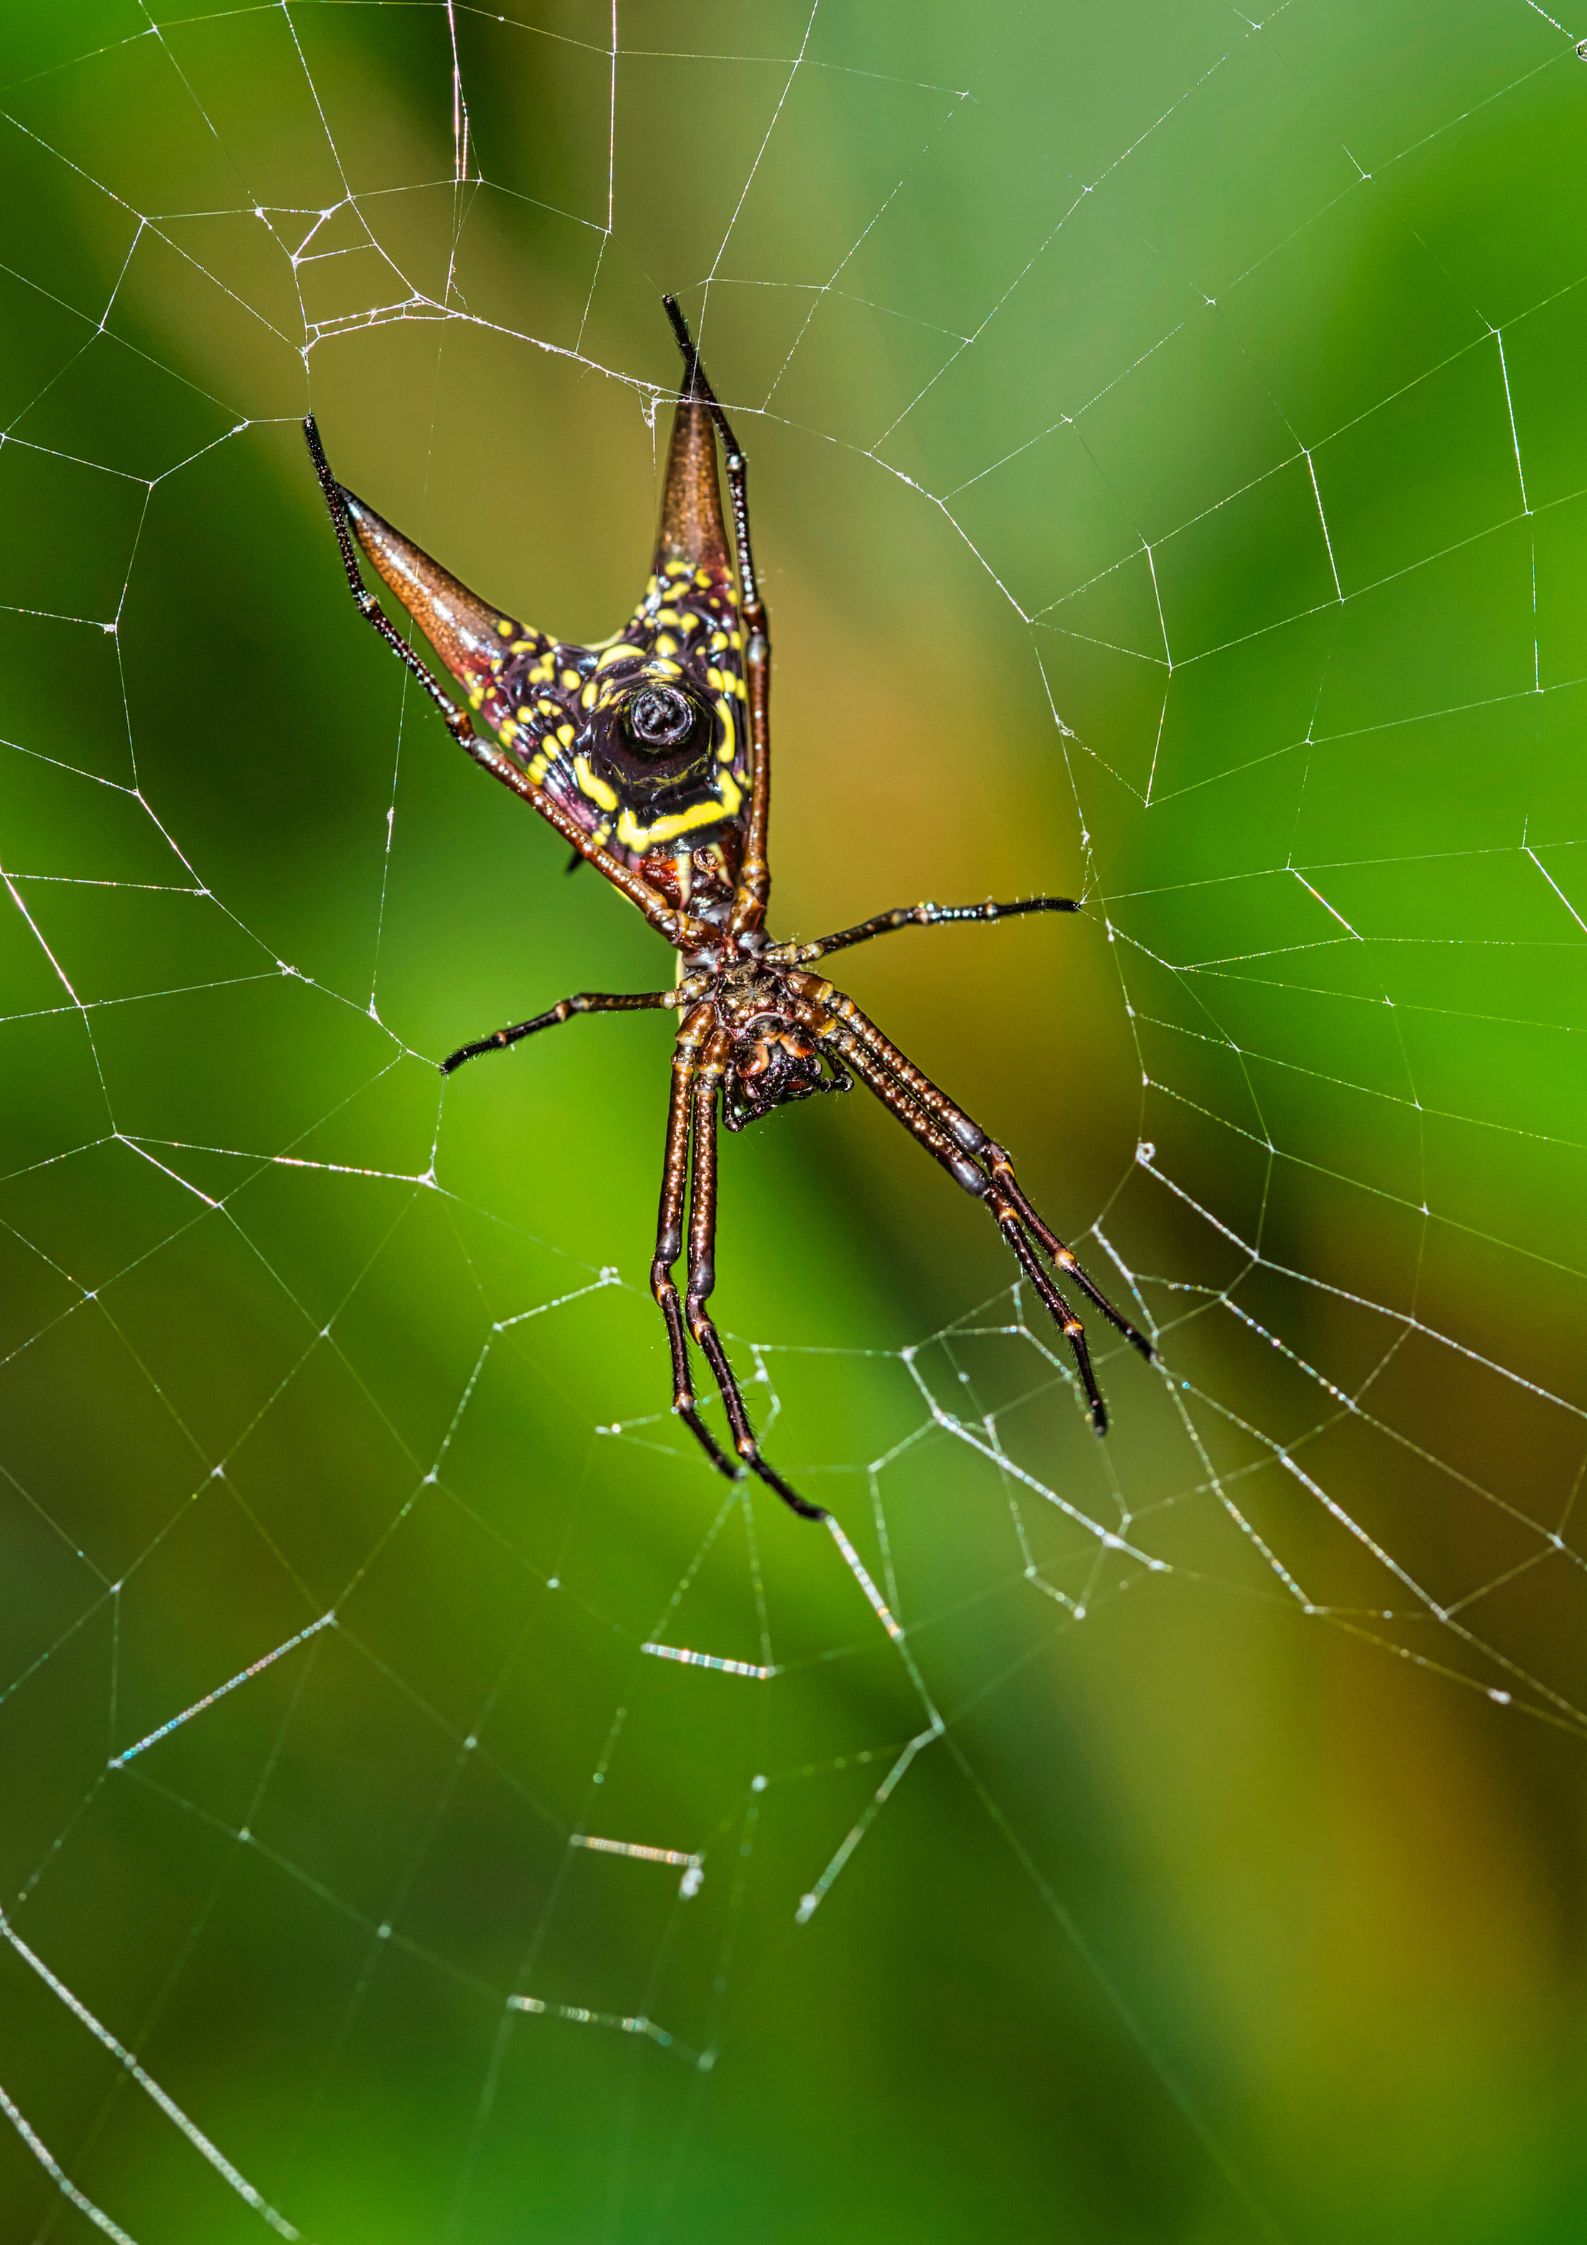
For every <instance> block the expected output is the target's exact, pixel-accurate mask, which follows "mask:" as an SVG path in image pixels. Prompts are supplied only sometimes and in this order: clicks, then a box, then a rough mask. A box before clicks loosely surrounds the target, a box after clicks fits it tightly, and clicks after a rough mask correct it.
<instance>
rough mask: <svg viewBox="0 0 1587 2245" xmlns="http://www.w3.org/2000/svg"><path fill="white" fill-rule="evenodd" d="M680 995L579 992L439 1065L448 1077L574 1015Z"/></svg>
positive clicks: (662, 1002)
mask: <svg viewBox="0 0 1587 2245" xmlns="http://www.w3.org/2000/svg"><path fill="white" fill-rule="evenodd" d="M682 1003H683V996H682V993H681V992H680V991H678V990H676V989H673V990H580V991H579V992H577V994H576V995H575V996H573V997H571V998H559V999H558V1000H557V1002H556V1004H555V1005H554V1006H548V1007H547V1008H546V1010H545V1012H544V1013H537V1014H536V1015H535V1016H534V1018H533V1019H532V1020H530V1021H519V1022H516V1023H515V1024H514V1025H513V1027H511V1028H510V1029H496V1030H493V1031H492V1033H491V1034H490V1035H489V1036H488V1037H477V1038H476V1039H475V1040H474V1042H473V1043H472V1044H470V1045H459V1046H458V1048H457V1050H456V1052H449V1053H448V1054H447V1056H446V1058H445V1059H444V1060H443V1061H442V1063H441V1073H442V1075H443V1076H449V1075H450V1074H451V1073H452V1071H453V1069H454V1068H461V1067H462V1065H463V1063H464V1061H465V1060H477V1059H478V1058H479V1056H480V1054H481V1053H482V1052H505V1050H506V1049H507V1047H508V1046H509V1045H515V1044H517V1042H518V1041H519V1039H520V1038H521V1037H532V1036H533V1035H534V1034H535V1032H536V1030H539V1029H554V1028H556V1027H557V1026H558V1024H559V1023H561V1022H563V1021H571V1020H572V1018H573V1016H574V1015H575V1014H576V1013H640V1012H645V1011H650V1010H654V1009H655V1008H656V1007H658V1006H680V1005H682Z"/></svg>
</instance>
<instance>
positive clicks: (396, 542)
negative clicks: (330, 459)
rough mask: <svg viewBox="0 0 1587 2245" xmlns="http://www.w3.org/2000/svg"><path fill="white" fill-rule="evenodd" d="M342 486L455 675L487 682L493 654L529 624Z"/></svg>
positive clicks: (356, 521) (393, 583) (384, 567)
mask: <svg viewBox="0 0 1587 2245" xmlns="http://www.w3.org/2000/svg"><path fill="white" fill-rule="evenodd" d="M337 488H338V490H340V492H341V499H342V505H343V506H344V508H345V509H346V512H347V523H348V527H349V529H350V530H351V531H352V533H353V536H354V537H355V538H356V539H357V540H358V543H359V545H360V546H361V547H362V548H363V550H364V553H365V555H366V556H367V558H368V559H369V561H370V562H371V563H372V564H373V565H374V567H375V569H376V570H377V571H378V572H379V574H380V575H381V577H383V578H384V580H385V582H386V583H387V584H388V585H389V586H390V587H391V590H392V591H393V592H394V593H395V594H396V596H397V598H398V599H399V600H400V601H401V602H402V605H403V607H404V608H406V609H407V611H408V614H409V615H410V616H411V617H412V618H413V620H414V622H415V623H416V624H417V625H418V627H419V629H420V630H421V631H422V632H423V634H424V636H425V638H426V639H427V640H428V641H429V642H430V645H431V646H432V647H433V648H434V649H435V651H436V653H437V654H438V655H439V656H440V658H441V660H442V662H444V663H445V665H446V667H447V669H448V670H449V671H450V672H451V673H452V676H453V677H454V678H457V679H460V680H461V681H462V682H463V683H464V684H465V685H467V686H474V685H476V684H479V683H482V682H483V680H484V679H485V678H486V677H487V676H488V675H489V672H490V665H491V658H492V657H493V656H498V655H500V653H501V651H502V648H503V647H504V646H505V645H506V644H507V642H508V641H509V640H510V639H515V638H518V637H520V636H522V632H523V627H522V626H521V625H520V624H517V623H515V622H513V620H512V618H511V617H508V616H503V614H502V612H501V610H500V609H499V608H492V607H491V606H490V604H489V602H488V601H484V600H481V599H480V597H479V595H478V593H476V592H470V591H469V588H468V587H467V585H465V584H463V583H461V582H460V581H459V579H458V578H456V577H454V576H453V575H452V573H451V571H450V570H449V569H443V568H442V567H441V564H440V563H439V562H438V561H432V560H431V558H430V556H429V555H428V554H427V553H426V552H425V551H424V549H423V547H422V546H416V545H415V544H414V543H413V541H412V539H411V538H405V537H404V536H403V535H402V532H401V531H400V530H397V529H394V528H393V526H392V525H391V524H390V523H389V522H387V521H386V520H385V518H384V517H383V516H381V515H378V514H376V512H375V510H374V508H373V507H368V506H365V504H364V502H363V500H362V499H360V498H359V497H358V496H357V495H356V493H354V492H351V491H348V490H347V489H345V488H344V487H343V486H341V485H338V487H337Z"/></svg>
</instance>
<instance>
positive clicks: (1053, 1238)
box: [788, 974, 1156, 1364]
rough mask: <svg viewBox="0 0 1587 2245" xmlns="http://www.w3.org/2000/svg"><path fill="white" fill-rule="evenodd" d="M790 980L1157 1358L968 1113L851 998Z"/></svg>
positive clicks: (1135, 1343) (1092, 1298) (1111, 1318)
mask: <svg viewBox="0 0 1587 2245" xmlns="http://www.w3.org/2000/svg"><path fill="white" fill-rule="evenodd" d="M788 979H789V981H790V983H791V984H792V986H793V988H794V989H795V990H796V991H797V992H798V994H799V995H800V997H802V998H804V999H806V1000H807V1001H809V1002H813V1003H814V1005H815V1006H816V1008H817V1009H818V1011H826V1012H828V1013H832V1014H835V1015H837V1017H838V1018H839V1019H840V1020H841V1021H842V1022H844V1023H845V1024H846V1025H847V1026H848V1027H849V1028H850V1029H851V1030H852V1031H853V1033H854V1034H855V1036H856V1037H857V1038H858V1039H859V1041H860V1044H861V1046H862V1047H863V1048H864V1049H865V1050H866V1051H867V1052H870V1053H871V1054H873V1055H874V1056H875V1057H876V1058H877V1059H878V1060H879V1061H880V1062H881V1063H882V1065H883V1066H884V1067H885V1068H886V1069H887V1070H888V1071H889V1073H890V1074H892V1075H893V1076H896V1077H897V1078H898V1079H899V1081H900V1082H901V1083H903V1084H905V1085H906V1086H907V1087H908V1089H909V1091H910V1092H911V1093H912V1094H913V1096H914V1098H915V1099H916V1100H917V1101H918V1103H919V1104H920V1106H922V1107H923V1108H924V1109H925V1110H926V1113H927V1114H928V1115H930V1116H932V1117H933V1118H934V1119H935V1120H936V1121H937V1122H938V1123H939V1124H940V1125H941V1127H942V1128H943V1129H944V1130H945V1131H946V1132H947V1134H948V1136H949V1137H950V1138H951V1139H952V1140H953V1141H954V1144H955V1145H956V1147H959V1148H962V1149H963V1150H964V1151H965V1152H966V1153H969V1154H973V1155H974V1156H975V1157H976V1159H977V1160H978V1161H980V1162H982V1163H984V1164H985V1167H986V1169H987V1171H988V1172H989V1174H990V1175H991V1176H992V1178H993V1179H994V1181H995V1182H996V1184H997V1185H998V1186H999V1188H1000V1189H1001V1191H1002V1193H1003V1196H1004V1198H1005V1199H1006V1200H1007V1201H1008V1202H1009V1203H1010V1205H1011V1206H1012V1208H1013V1209H1014V1212H1015V1214H1016V1215H1017V1216H1018V1217H1019V1219H1020V1221H1021V1222H1022V1223H1023V1224H1025V1225H1027V1226H1028V1227H1029V1229H1030V1230H1031V1231H1032V1232H1034V1233H1035V1235H1036V1237H1037V1239H1038V1240H1039V1241H1040V1242H1041V1244H1042V1246H1043V1247H1044V1248H1045V1249H1046V1251H1047V1253H1048V1254H1049V1255H1050V1256H1051V1257H1052V1259H1053V1261H1054V1262H1055V1263H1056V1264H1057V1266H1058V1268H1059V1270H1060V1271H1062V1272H1063V1273H1064V1274H1065V1276H1066V1277H1068V1278H1072V1279H1073V1280H1074V1282H1075V1285H1076V1286H1077V1287H1078V1288H1079V1289H1080V1291H1081V1293H1082V1294H1084V1295H1085V1297H1086V1299H1087V1300H1088V1301H1089V1302H1092V1303H1094V1304H1095V1306H1096V1308H1097V1309H1099V1310H1100V1311H1101V1312H1102V1315H1103V1316H1104V1317H1105V1318H1106V1319H1107V1321H1108V1323H1109V1324H1110V1325H1111V1326H1113V1327H1114V1329H1115V1330H1116V1331H1117V1332H1119V1333H1122V1334H1123V1336H1124V1338H1125V1340H1127V1341H1128V1342H1129V1344H1130V1346H1131V1348H1133V1349H1137V1350H1139V1352H1140V1354H1141V1355H1142V1356H1144V1357H1145V1359H1146V1361H1147V1362H1148V1364H1150V1363H1151V1361H1152V1359H1153V1357H1154V1355H1155V1353H1156V1352H1155V1351H1154V1349H1153V1347H1152V1344H1151V1342H1150V1341H1149V1340H1147V1338H1146V1336H1145V1334H1144V1333H1141V1332H1139V1331H1138V1330H1137V1329H1136V1327H1135V1326H1133V1325H1132V1324H1131V1323H1130V1321H1129V1319H1128V1318H1127V1317H1124V1316H1123V1315H1121V1313H1120V1312H1119V1311H1118V1310H1116V1309H1115V1308H1114V1306H1113V1304H1112V1303H1111V1302H1110V1301H1109V1300H1108V1297H1107V1296H1106V1295H1105V1294H1104V1293H1103V1291H1102V1289H1101V1287H1100V1286H1098V1285H1097V1283H1096V1281H1095V1280H1094V1279H1093V1278H1092V1277H1091V1275H1090V1273H1089V1272H1088V1271H1087V1270H1086V1269H1085V1268H1084V1266H1083V1265H1082V1263H1081V1262H1080V1259H1079V1257H1078V1256H1077V1255H1076V1254H1075V1252H1074V1250H1073V1248H1071V1247H1069V1246H1067V1245H1066V1244H1065V1243H1064V1241H1063V1240H1062V1239H1060V1238H1059V1236H1058V1234H1057V1233H1056V1232H1055V1231H1054V1230H1053V1228H1052V1226H1051V1225H1050V1224H1049V1223H1048V1222H1047V1220H1046V1218H1045V1217H1044V1216H1043V1215H1042V1214H1041V1213H1040V1211H1039V1210H1038V1209H1037V1208H1036V1206H1035V1204H1034V1203H1033V1202H1032V1200H1031V1198H1030V1196H1029V1194H1028V1193H1027V1192H1026V1191H1025V1189H1024V1187H1023V1186H1022V1185H1021V1183H1020V1181H1019V1179H1018V1177H1017V1176H1016V1175H1015V1173H1014V1164H1013V1162H1012V1160H1011V1159H1010V1157H1009V1154H1008V1151H1007V1149H1006V1148H1005V1147H1003V1146H1000V1145H999V1144H998V1143H997V1141H996V1139H994V1138H990V1137H989V1136H988V1135H987V1133H986V1132H985V1131H984V1130H983V1129H982V1128H981V1126H980V1124H979V1123H978V1122H977V1121H976V1120H975V1118H974V1116H973V1115H968V1114H966V1113H965V1111H964V1109H963V1108H962V1107H961V1106H959V1105H958V1103H957V1102H956V1101H955V1100H952V1099H950V1098H949V1097H948V1095H947V1093H946V1092H945V1091H943V1090H941V1089H940V1088H939V1087H938V1086H937V1085H936V1084H934V1083H933V1082H932V1080H931V1078H930V1077H929V1076H928V1075H926V1074H925V1073H924V1072H923V1071H922V1070H921V1069H919V1068H917V1067H916V1066H915V1064H914V1062H913V1061H912V1060H911V1059H909V1057H908V1056H907V1054H905V1053H903V1052H900V1050H899V1048H898V1047H897V1045H895V1044H894V1043H893V1040H892V1039H891V1037H889V1036H887V1035H885V1034H884V1032H883V1031H882V1030H880V1029H879V1028H878V1027H877V1026H876V1023H875V1022H874V1021H872V1020H871V1018H870V1016H869V1015H868V1014H866V1013H863V1012H861V1010H860V1008H859V1007H858V1006H857V1005H856V1004H855V1003H854V1000H853V999H852V998H851V997H848V996H847V995H846V994H845V993H844V992H843V991H841V990H837V989H834V988H833V986H832V984H831V983H830V982H825V981H820V980H818V979H817V978H816V977H815V976H814V975H804V974H792V975H790V976H789V978H788ZM848 1057H849V1058H850V1061H851V1063H852V1059H853V1055H852V1054H849V1055H848Z"/></svg>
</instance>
